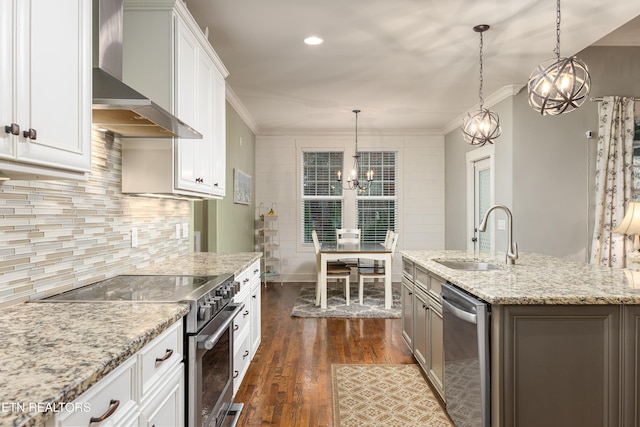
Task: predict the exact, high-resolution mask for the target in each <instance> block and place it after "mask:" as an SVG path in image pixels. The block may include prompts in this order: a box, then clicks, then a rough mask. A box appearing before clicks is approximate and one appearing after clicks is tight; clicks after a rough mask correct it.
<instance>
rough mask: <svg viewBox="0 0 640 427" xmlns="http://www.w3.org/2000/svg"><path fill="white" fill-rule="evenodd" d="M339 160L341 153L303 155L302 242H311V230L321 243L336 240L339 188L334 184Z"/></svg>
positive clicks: (325, 152)
mask: <svg viewBox="0 0 640 427" xmlns="http://www.w3.org/2000/svg"><path fill="white" fill-rule="evenodd" d="M342 159H343V153H342V152H332V151H322V152H311V151H310V152H303V153H302V215H301V217H302V242H303V243H313V240H312V238H311V230H316V233H318V238H319V240H320V241H321V242H329V241H335V240H336V228H342V207H343V201H342V186H340V185H337V184H338V183H337V181H336V177H337V173H338V171H339V170H342Z"/></svg>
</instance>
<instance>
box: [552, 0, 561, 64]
mask: <svg viewBox="0 0 640 427" xmlns="http://www.w3.org/2000/svg"><path fill="white" fill-rule="evenodd" d="M556 11H557V13H556V48H555V49H554V51H553V53H555V54H556V58H557V59H558V61H560V0H558V6H557V8H556Z"/></svg>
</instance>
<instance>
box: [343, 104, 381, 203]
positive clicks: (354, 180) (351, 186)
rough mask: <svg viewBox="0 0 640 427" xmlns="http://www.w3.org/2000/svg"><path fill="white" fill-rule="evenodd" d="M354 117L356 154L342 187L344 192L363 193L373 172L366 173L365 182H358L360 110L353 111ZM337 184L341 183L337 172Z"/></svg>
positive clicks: (369, 183) (371, 178)
mask: <svg viewBox="0 0 640 427" xmlns="http://www.w3.org/2000/svg"><path fill="white" fill-rule="evenodd" d="M353 112H354V113H355V115H356V153H355V155H354V156H353V169H352V170H351V174H349V175H348V176H347V186H346V187H344V186H343V187H342V188H343V189H345V190H358V192H359V193H364V192H365V191H366V190H367V189H368V188H369V186H370V185H371V182H372V181H373V171H372V170H369V171H367V174H366V176H367V182H366V183H363V182H360V180H359V179H358V177H359V176H360V153H359V152H358V113H360V110H353ZM338 182H342V172H341V171H338Z"/></svg>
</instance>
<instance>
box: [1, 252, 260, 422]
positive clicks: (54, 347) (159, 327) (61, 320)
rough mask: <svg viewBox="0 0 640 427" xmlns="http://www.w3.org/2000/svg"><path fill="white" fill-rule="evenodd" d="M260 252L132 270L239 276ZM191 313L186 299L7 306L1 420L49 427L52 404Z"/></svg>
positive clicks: (198, 256)
mask: <svg viewBox="0 0 640 427" xmlns="http://www.w3.org/2000/svg"><path fill="white" fill-rule="evenodd" d="M260 256H261V253H260V252H234V253H213V252H211V253H209V252H200V253H193V254H187V255H182V256H179V257H176V258H174V259H171V260H170V261H167V262H164V263H163V264H159V265H153V266H147V267H144V268H139V269H135V270H133V271H130V272H129V274H167V275H169V274H171V275H174V274H176V275H195V276H199V275H217V274H222V273H233V274H235V275H238V274H239V273H241V272H242V271H243V270H245V269H247V268H248V267H249V266H251V264H253V263H254V262H255V261H256V260H258V259H260ZM188 311H189V305H188V304H185V303H123V304H105V303H100V302H97V303H61V302H60V303H58V302H57V303H50V304H45V303H37V302H36V303H24V304H18V305H15V306H13V307H9V308H6V309H2V310H0V328H1V329H2V337H3V340H2V348H0V425H2V426H4V425H11V426H23V425H24V426H41V425H44V423H45V421H46V419H47V418H48V417H49V416H51V414H50V413H47V412H45V411H46V408H47V405H50V406H49V407H51V405H52V404H61V403H70V402H72V401H73V400H74V399H75V398H77V397H78V396H79V395H80V394H82V393H83V392H85V391H86V390H87V389H89V387H91V386H92V385H93V384H95V383H96V382H98V381H99V380H100V379H101V378H103V377H104V376H105V375H107V374H108V373H109V372H111V371H112V370H113V369H115V368H116V367H118V366H119V365H120V364H121V363H122V362H124V361H125V360H126V359H128V358H129V357H131V356H132V355H133V354H135V353H136V352H137V351H138V350H140V349H141V348H142V347H144V346H145V345H146V344H147V343H149V342H150V341H151V340H153V339H154V338H155V337H156V336H158V335H159V334H160V333H162V331H164V330H165V329H166V328H168V327H169V326H170V325H172V324H173V323H175V322H176V321H177V320H178V319H180V318H182V317H183V316H184V315H185V314H187V313H188ZM22 408H24V410H23V409H22Z"/></svg>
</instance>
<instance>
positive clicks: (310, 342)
mask: <svg viewBox="0 0 640 427" xmlns="http://www.w3.org/2000/svg"><path fill="white" fill-rule="evenodd" d="M300 285H301V284H300V283H285V284H284V285H283V286H280V284H279V283H275V284H273V283H269V285H268V286H267V287H266V288H265V287H264V286H263V287H262V343H261V344H260V347H259V349H258V351H257V353H256V355H255V357H254V358H253V361H252V362H251V364H250V365H249V370H248V371H247V374H246V376H245V378H244V380H243V382H242V384H241V386H240V389H239V390H238V393H237V394H236V397H235V401H236V402H242V403H244V410H243V412H242V415H241V417H240V421H239V425H241V426H257V425H279V426H301V427H302V426H304V427H308V426H333V406H332V394H331V365H332V364H333V363H350V364H365V363H372V364H382V363H385V364H412V363H416V362H415V360H414V359H413V356H412V355H411V352H410V351H409V349H408V347H407V345H406V344H405V342H404V341H403V339H402V325H401V320H400V319H310V318H295V317H291V316H290V313H291V309H292V308H293V303H294V302H295V300H296V298H297V296H298V292H299V290H300Z"/></svg>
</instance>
